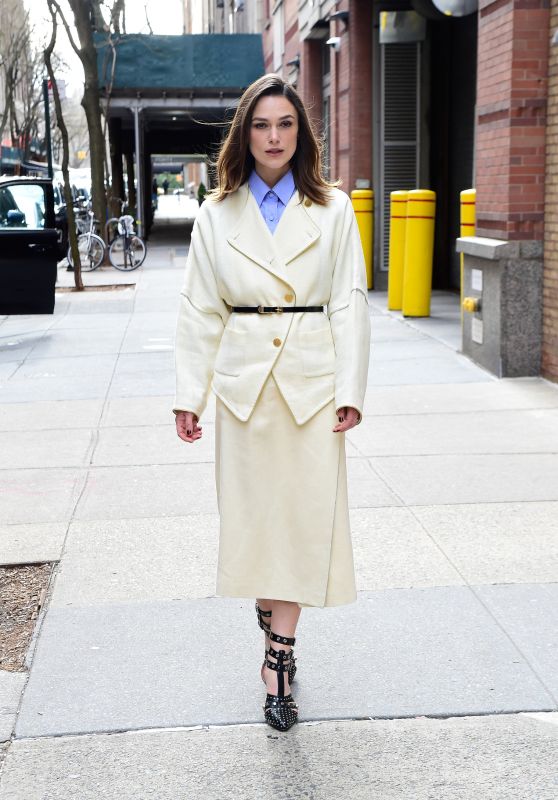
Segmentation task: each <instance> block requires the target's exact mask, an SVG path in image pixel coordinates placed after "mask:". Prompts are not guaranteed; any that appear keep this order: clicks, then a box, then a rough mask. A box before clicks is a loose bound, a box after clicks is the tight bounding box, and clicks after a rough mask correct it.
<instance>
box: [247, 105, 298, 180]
mask: <svg viewBox="0 0 558 800" xmlns="http://www.w3.org/2000/svg"><path fill="white" fill-rule="evenodd" d="M297 136H298V113H297V110H296V108H295V107H294V106H293V104H292V103H291V101H290V100H287V98H286V97H283V96H282V95H276V94H271V95H266V96H265V97H262V98H260V100H258V102H257V103H256V105H255V107H254V113H253V115H252V122H251V125H250V145H249V146H250V152H251V153H252V155H253V156H254V160H255V162H256V171H257V173H258V175H259V176H260V178H262V180H264V181H265V182H266V183H267V184H268V186H273V185H274V184H275V183H277V181H278V180H279V179H280V178H282V177H283V175H285V174H286V173H287V172H288V171H289V169H290V163H289V162H290V160H291V158H292V157H293V155H294V153H295V150H296V143H297Z"/></svg>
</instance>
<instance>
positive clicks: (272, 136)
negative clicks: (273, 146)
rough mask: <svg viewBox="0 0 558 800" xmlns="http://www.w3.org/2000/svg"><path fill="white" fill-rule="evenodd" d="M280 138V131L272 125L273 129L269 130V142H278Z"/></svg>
mask: <svg viewBox="0 0 558 800" xmlns="http://www.w3.org/2000/svg"><path fill="white" fill-rule="evenodd" d="M278 138H279V130H278V128H274V127H273V125H272V126H271V128H270V129H269V141H270V142H276V141H277V139H278Z"/></svg>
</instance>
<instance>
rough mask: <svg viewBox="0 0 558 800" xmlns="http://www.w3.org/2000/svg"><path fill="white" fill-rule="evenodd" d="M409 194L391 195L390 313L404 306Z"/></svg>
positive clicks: (396, 193) (398, 193) (392, 193)
mask: <svg viewBox="0 0 558 800" xmlns="http://www.w3.org/2000/svg"><path fill="white" fill-rule="evenodd" d="M407 194H408V193H407V192H391V194H390V199H391V203H390V221H389V271H388V309H389V310H390V311H400V310H401V307H402V305H403V267H404V263H405V229H406V227H407Z"/></svg>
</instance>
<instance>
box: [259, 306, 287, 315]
mask: <svg viewBox="0 0 558 800" xmlns="http://www.w3.org/2000/svg"><path fill="white" fill-rule="evenodd" d="M282 313H283V309H282V308H281V307H280V306H275V308H272V309H271V311H265V306H258V314H282Z"/></svg>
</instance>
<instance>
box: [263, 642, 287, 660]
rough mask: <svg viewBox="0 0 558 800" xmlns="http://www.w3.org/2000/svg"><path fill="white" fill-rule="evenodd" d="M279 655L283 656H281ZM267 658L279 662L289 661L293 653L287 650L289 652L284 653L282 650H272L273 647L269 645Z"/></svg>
mask: <svg viewBox="0 0 558 800" xmlns="http://www.w3.org/2000/svg"><path fill="white" fill-rule="evenodd" d="M281 653H282V654H283V655H281ZM267 656H271V657H272V658H278V659H280V660H281V661H290V660H291V658H292V656H293V651H292V650H289V652H288V653H286V652H285V651H284V650H274V649H273V647H272V646H271V645H270V646H269V650H268V651H267V653H266V657H267Z"/></svg>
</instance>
